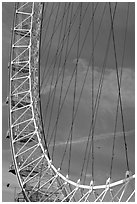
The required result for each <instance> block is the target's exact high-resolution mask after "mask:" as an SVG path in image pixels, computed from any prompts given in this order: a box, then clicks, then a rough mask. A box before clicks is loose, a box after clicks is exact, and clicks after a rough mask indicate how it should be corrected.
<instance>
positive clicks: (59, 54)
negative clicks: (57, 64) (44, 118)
mask: <svg viewBox="0 0 137 204" xmlns="http://www.w3.org/2000/svg"><path fill="white" fill-rule="evenodd" d="M71 23H72V22H71ZM70 25H71V24H70ZM65 37H66V35H65V34H64V36H63V40H62V42H61V43H62V47H61V50H60V53H59V48H58V49H57V52H56V55H55V56H54V57H57V56H58V57H59V55H60V54H61V53H62V48H63V44H64V43H63V42H65ZM75 37H76V36H75ZM74 40H75V39H74ZM74 40H73V42H74ZM72 46H73V43H72V44H71V47H70V50H71V48H72ZM70 50H69V52H70ZM58 53H59V55H58ZM51 65H52V64H51ZM50 68H51V66H50V67H49V69H50ZM61 72H62V70H61ZM61 72H60V74H61ZM60 74H59V76H58V79H59V77H60ZM49 76H50V75H49ZM48 79H49V78H48ZM58 79H57V80H56V82H55V88H56V86H57V82H58ZM47 82H48V81H47ZM45 86H47V83H46V85H45ZM55 88H54V90H53V92H52V93H54V91H55ZM50 97H52V94H51V96H50ZM50 97H49V98H48V101H49V100H50ZM47 108H48V105H47V106H46V108H45V111H46V112H47ZM45 111H44V112H45Z"/></svg>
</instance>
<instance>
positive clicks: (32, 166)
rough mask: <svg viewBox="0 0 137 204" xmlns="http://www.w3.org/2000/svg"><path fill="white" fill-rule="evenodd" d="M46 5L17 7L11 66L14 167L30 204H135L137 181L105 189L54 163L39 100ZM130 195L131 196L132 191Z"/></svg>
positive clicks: (129, 177)
mask: <svg viewBox="0 0 137 204" xmlns="http://www.w3.org/2000/svg"><path fill="white" fill-rule="evenodd" d="M42 10H43V3H41V2H39V3H33V2H20V3H16V6H15V17H14V26H13V35H12V47H11V59H10V65H9V73H10V92H9V97H8V103H9V111H10V123H9V124H10V132H9V133H8V135H7V138H9V137H10V138H11V149H12V156H13V164H12V166H11V169H10V171H11V172H12V173H14V174H16V176H17V177H18V181H19V184H20V186H21V189H22V193H23V196H24V199H25V201H28V202H33V201H35V202H36V201H39V202H44V201H54V202H55V201H61V202H63V201H69V202H71V201H79V202H83V201H87V202H88V201H90V202H91V201H95V202H96V201H130V200H131V199H132V197H133V196H134V194H135V190H134V189H129V188H128V187H129V185H130V183H131V182H133V180H134V178H135V176H134V175H130V173H129V172H127V174H126V175H125V178H124V179H123V180H120V181H117V182H112V181H111V180H110V179H109V178H108V180H107V181H106V183H105V184H104V185H100V186H96V185H95V183H93V182H92V181H91V182H90V185H82V184H81V183H80V180H78V181H77V183H76V182H73V181H72V180H70V179H69V177H68V176H67V175H66V177H65V176H63V175H62V174H61V172H60V169H56V168H55V167H54V164H53V163H52V161H51V160H50V157H49V153H48V149H47V146H46V141H44V135H43V134H44V133H43V128H42V120H41V112H40V94H39V46H40V32H41V21H42ZM127 189H128V190H127Z"/></svg>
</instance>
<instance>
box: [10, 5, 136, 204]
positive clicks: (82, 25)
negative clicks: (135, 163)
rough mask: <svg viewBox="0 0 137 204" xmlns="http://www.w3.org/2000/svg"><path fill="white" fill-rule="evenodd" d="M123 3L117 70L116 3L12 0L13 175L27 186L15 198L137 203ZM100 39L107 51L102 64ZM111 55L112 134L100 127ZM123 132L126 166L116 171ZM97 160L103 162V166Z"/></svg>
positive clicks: (122, 147) (11, 115)
mask: <svg viewBox="0 0 137 204" xmlns="http://www.w3.org/2000/svg"><path fill="white" fill-rule="evenodd" d="M125 8H126V9H125V12H124V20H123V23H125V28H126V29H125V32H124V35H123V39H122V40H123V41H122V43H119V49H120V52H121V53H122V54H121V55H120V57H121V58H120V59H122V64H121V68H120V69H119V64H118V60H119V59H118V57H117V52H116V51H117V50H118V49H117V46H118V44H117V42H116V39H117V38H116V35H117V34H116V30H115V22H116V21H118V17H117V16H118V12H119V3H67V2H66V3H41V2H39V3H38V2H37V3H36V2H35V3H34V2H18V3H15V14H14V23H13V29H12V41H11V56H10V64H9V76H10V92H9V97H8V99H7V103H8V104H9V115H10V117H9V118H10V119H9V124H10V131H9V137H10V139H11V149H12V156H13V164H12V165H11V168H10V172H12V173H13V174H15V175H16V176H17V178H18V182H19V185H20V186H21V189H22V192H21V196H22V197H18V199H17V200H18V201H20V200H22V199H23V200H25V201H27V202H33V201H35V202H37V201H39V202H46V201H49V202H55V201H58V202H63V201H67V202H71V201H75V202H83V201H87V202H91V201H95V202H96V201H98V202H101V201H114V202H115V201H133V200H134V197H135V190H134V179H135V175H134V174H132V171H134V169H132V168H130V162H129V151H128V142H127V137H126V128H125V121H124V114H123V100H122V99H123V98H122V91H121V89H122V88H121V87H122V85H121V80H122V71H123V70H122V67H123V61H124V57H125V47H126V46H125V44H126V38H127V27H128V18H129V10H130V3H126V5H125ZM103 21H106V25H107V35H106V36H105V38H104V40H102V39H101V37H100V36H102V35H103V34H101V33H102V32H103V31H102V30H101V26H102V22H103ZM101 40H102V42H101ZM98 42H99V43H98ZM101 43H102V44H101ZM99 44H101V45H102V46H103V47H104V50H103V52H102V55H101V58H102V59H101V60H100V68H97V67H96V63H97V61H99V59H98V54H99V51H97V50H98V49H99ZM121 47H122V48H121ZM110 53H111V55H112V53H113V62H114V64H113V65H114V68H115V69H114V70H113V72H114V73H115V82H116V86H115V87H116V89H115V90H114V91H116V95H115V96H116V99H115V100H114V103H115V105H114V106H115V114H114V116H113V119H112V120H111V121H110V122H109V125H110V126H111V127H112V126H113V127H114V129H113V132H114V133H113V134H112V133H111V134H110V135H109V136H108V133H106V132H105V130H104V126H100V125H99V124H100V117H101V115H100V108H101V107H102V106H101V105H100V104H101V103H103V102H102V94H103V91H104V89H105V88H107V87H106V86H105V85H104V84H105V78H106V77H107V76H106V74H109V73H108V72H109V71H111V70H107V69H106V67H107V60H108V57H109V54H110ZM83 58H86V59H87V62H85V61H84V60H83ZM119 61H120V60H119ZM123 72H124V71H123ZM123 83H124V82H123ZM104 86H105V88H104ZM87 96H88V97H87ZM87 110H88V111H87ZM97 125H98V126H99V129H101V130H100V131H102V134H101V135H99V134H97V133H98V131H97V130H98V129H97V128H96V127H97ZM117 130H118V131H117ZM119 134H120V141H121V143H120V149H121V151H120V152H121V155H122V156H121V159H122V167H121V168H120V169H119V170H118V172H116V166H117V165H120V164H119V163H118V160H117V157H118V153H119V152H118V151H116V145H118V144H117V143H116V141H117V136H118V135H119ZM100 137H103V138H106V137H110V139H109V142H108V144H107V145H108V147H107V151H106V152H103V151H102V147H100V146H98V145H99V144H100V143H99V144H98V140H99V138H100ZM100 140H101V138H100ZM101 142H102V144H104V143H103V142H104V140H101ZM78 150H79V151H78ZM101 151H102V153H101ZM99 163H102V166H103V163H104V166H103V168H102V169H99Z"/></svg>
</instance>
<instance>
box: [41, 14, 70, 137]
mask: <svg viewBox="0 0 137 204" xmlns="http://www.w3.org/2000/svg"><path fill="white" fill-rule="evenodd" d="M68 13H69V10H68ZM67 15H68V14H67ZM67 21H68V18H66V24H65V31H66V25H67ZM62 23H63V21H62ZM61 31H62V29H60V36H59V41H58V48H57V52H56V53H58V49H59V43H60V38H61ZM63 47H64V44H63V43H62V49H61V55H62V52H63ZM61 55H60V59H59V65H58V70H57V78H58V75H59V74H58V73H59V68H60V63H61ZM57 57H58V56H57ZM57 57H56V59H55V63H54V70H55V65H56V61H57ZM52 76H53V74H52ZM52 81H53V78H52V79H51V86H50V87H52ZM50 92H51V89H50ZM55 93H56V87H55V88H54V95H53V100H52V101H53V102H52V108H53V104H54V98H55ZM49 103H50V97H48V102H47V106H46V113H45V118H44V121H45V122H46V116H47V110H48V106H49ZM52 108H51V111H52ZM50 120H51V116H50ZM50 120H49V123H50ZM48 131H49V129H48ZM47 137H48V132H47Z"/></svg>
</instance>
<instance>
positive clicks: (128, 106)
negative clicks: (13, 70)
mask: <svg viewBox="0 0 137 204" xmlns="http://www.w3.org/2000/svg"><path fill="white" fill-rule="evenodd" d="M86 6H87V4H86V3H84V4H83V11H84V9H85V8H86ZM13 7H14V5H13V3H3V5H2V17H3V18H2V52H3V55H2V59H3V60H2V66H3V68H2V93H3V94H2V110H3V114H2V118H3V130H2V136H3V139H2V144H3V145H2V147H3V149H2V153H3V154H2V156H3V167H2V170H3V182H2V190H3V201H11V198H13V191H14V187H16V186H17V182H16V178H15V177H14V176H12V175H11V174H10V173H8V167H9V165H10V162H11V156H10V146H9V141H7V140H6V139H5V136H6V131H7V128H8V108H7V106H6V105H5V99H6V97H7V93H8V82H7V81H8V69H7V64H8V60H9V49H10V37H11V31H10V29H11V27H12V21H13ZM104 7H105V4H103V3H102V4H99V5H98V8H97V11H96V14H95V22H94V23H95V36H96V33H97V29H98V26H99V23H100V20H101V16H102V12H103V9H104ZM51 8H52V4H50V5H49V6H48V10H47V13H46V14H44V22H43V25H44V26H45V27H43V33H42V42H43V43H42V45H43V46H42V48H41V70H42V71H41V75H43V72H44V70H45V69H48V68H49V67H50V64H51V61H52V59H53V56H54V55H55V51H56V49H57V39H58V37H59V31H57V35H55V37H54V38H53V41H52V45H51V48H50V49H51V51H50V58H49V61H48V62H47V64H46V60H45V59H46V57H47V52H46V49H49V48H46V43H47V42H48V39H50V36H51V32H52V29H53V24H54V21H55V18H56V12H57V10H56V9H55V13H54V15H53V16H52V18H51V24H50V26H49V28H48V31H47V33H46V36H47V38H46V40H44V35H45V30H46V26H47V23H46V18H47V17H48V15H49V14H50V10H51ZM63 8H64V4H62V5H61V6H60V12H59V18H58V19H60V17H61V15H62V14H63ZM76 8H77V4H75V5H74V10H75V9H76ZM113 9H114V4H112V10H113ZM126 15H127V3H118V5H117V13H116V18H115V21H114V27H115V39H116V48H117V59H118V68H119V69H120V68H121V61H122V52H123V40H124V37H123V36H124V34H125V25H126V22H125V19H126ZM89 16H91V9H90V8H88V10H87V13H86V16H85V18H84V20H83V24H82V29H81V38H80V47H81V46H82V42H83V39H84V36H85V31H86V30H87V29H88V24H89V23H90V18H89ZM65 18H66V17H65ZM134 18H135V17H134V3H130V5H129V18H128V27H127V40H126V51H125V57H124V63H123V74H122V82H121V83H122V85H121V94H122V103H123V113H124V122H125V131H126V139H127V144H128V156H129V165H130V169H131V171H132V172H134V142H135V138H134V136H135V132H134V129H135V125H134V123H135V116H134V112H135V94H134V82H135V80H134V77H135V75H134V71H135V60H134V55H135V52H134V44H135V40H134V36H135V32H134V27H135V26H134ZM64 25H65V24H64ZM77 27H78V20H76V22H75V24H74V27H73V29H72V31H71V34H70V42H72V40H73V38H74V36H75V33H76V29H77ZM44 29H45V30H44ZM63 29H64V27H63ZM63 29H62V30H63ZM109 29H110V16H109V9H108V5H106V10H105V14H104V17H103V21H102V25H101V31H100V33H101V34H100V35H99V38H98V42H97V45H96V48H95V72H94V88H95V91H94V94H95V96H96V94H97V88H98V83H99V79H100V76H101V70H102V64H103V60H104V55H105V50H106V44H107V39H108V34H109V32H108V30H109ZM91 34H92V33H91V30H90V31H89V34H88V37H87V40H86V43H85V46H84V49H83V52H82V53H81V56H80V58H79V61H78V82H77V92H76V102H77V101H78V97H79V95H80V91H81V87H82V83H83V80H84V77H85V73H86V70H87V68H88V64H89V58H90V53H91V49H92V48H91V43H92V42H91V37H90V36H91ZM76 49H77V41H75V42H74V43H73V47H72V50H71V52H70V55H69V57H68V58H67V63H66V72H65V77H64V87H63V91H62V96H64V95H65V93H66V90H67V87H68V84H69V81H70V78H71V76H72V73H73V70H74V67H75V64H76V56H77V53H76ZM64 55H65V52H64V53H63V56H64ZM45 64H46V66H45ZM62 66H63V61H62V64H60V67H59V69H60V70H61V68H62ZM90 67H91V63H90ZM105 68H106V72H105V76H104V82H103V89H102V95H101V100H100V106H99V111H98V117H97V121H96V128H95V167H96V169H97V172H96V177H97V179H98V182H102V180H103V179H106V178H107V176H108V172H107V169H108V168H109V162H110V159H111V157H110V154H111V151H112V138H113V131H114V123H115V114H116V104H117V96H118V89H117V80H116V70H115V60H114V52H113V44H112V40H111V43H110V50H109V54H108V59H107V63H106V67H105ZM56 69H57V67H56V68H55V76H56ZM91 77H92V76H91V72H90V71H89V74H88V76H87V78H86V83H85V87H84V91H83V94H82V97H81V102H80V105H79V110H78V115H77V117H76V120H75V124H74V126H75V130H74V136H73V144H72V149H73V152H72V155H73V156H72V157H73V159H72V170H71V171H72V177H75V178H76V175H77V172H78V169H79V168H80V166H81V162H82V161H81V159H80V158H83V155H84V149H85V147H86V142H87V136H88V130H89V125H90V122H89V121H90V117H91V116H90V112H91V111H90V109H91ZM51 78H52V71H51V73H49V79H50V80H51ZM50 80H49V82H48V83H46V78H45V79H44V80H43V85H42V89H41V95H42V107H43V117H44V115H45V112H44V111H45V104H46V103H47V98H48V94H49V89H50V88H49V86H50ZM60 86H61V80H60V81H59V83H58V86H57V88H56V95H55V98H54V106H53V114H52V118H51V126H50V127H51V128H50V131H51V129H52V127H54V124H55V119H56V117H57V104H58V103H59V94H60ZM52 89H53V90H54V80H53V85H52ZM73 90H74V79H73V80H72V83H71V86H70V88H69V91H68V95H67V98H66V101H65V103H64V106H63V109H62V113H61V115H60V120H59V124H58V132H57V145H56V155H55V158H54V161H55V165H57V162H56V161H60V155H61V154H62V152H63V151H64V145H65V142H66V137H67V134H68V130H69V127H70V121H71V117H72V103H73ZM51 105H52V103H51V102H50V104H49V108H48V112H47V119H46V121H45V123H46V122H47V124H48V123H49V120H48V118H49V117H48V116H49V114H50V111H51ZM46 128H47V127H45V130H46ZM50 133H51V132H50ZM64 135H66V136H64ZM116 135H117V137H116V153H115V157H116V159H115V166H114V175H115V176H116V177H117V178H118V177H120V176H122V173H123V172H124V171H125V150H124V142H123V134H122V125H121V118H120V114H119V116H118V125H117V134H116ZM98 147H99V148H98ZM104 158H105V159H104ZM76 161H77V162H76ZM65 166H67V159H66V160H65V162H64V173H66V172H65ZM88 171H89V172H88V175H89V177H90V176H91V172H90V170H88ZM102 173H103V174H104V177H103V178H102ZM7 183H11V187H10V188H7V187H6V184H7ZM7 192H8V194H7Z"/></svg>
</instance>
